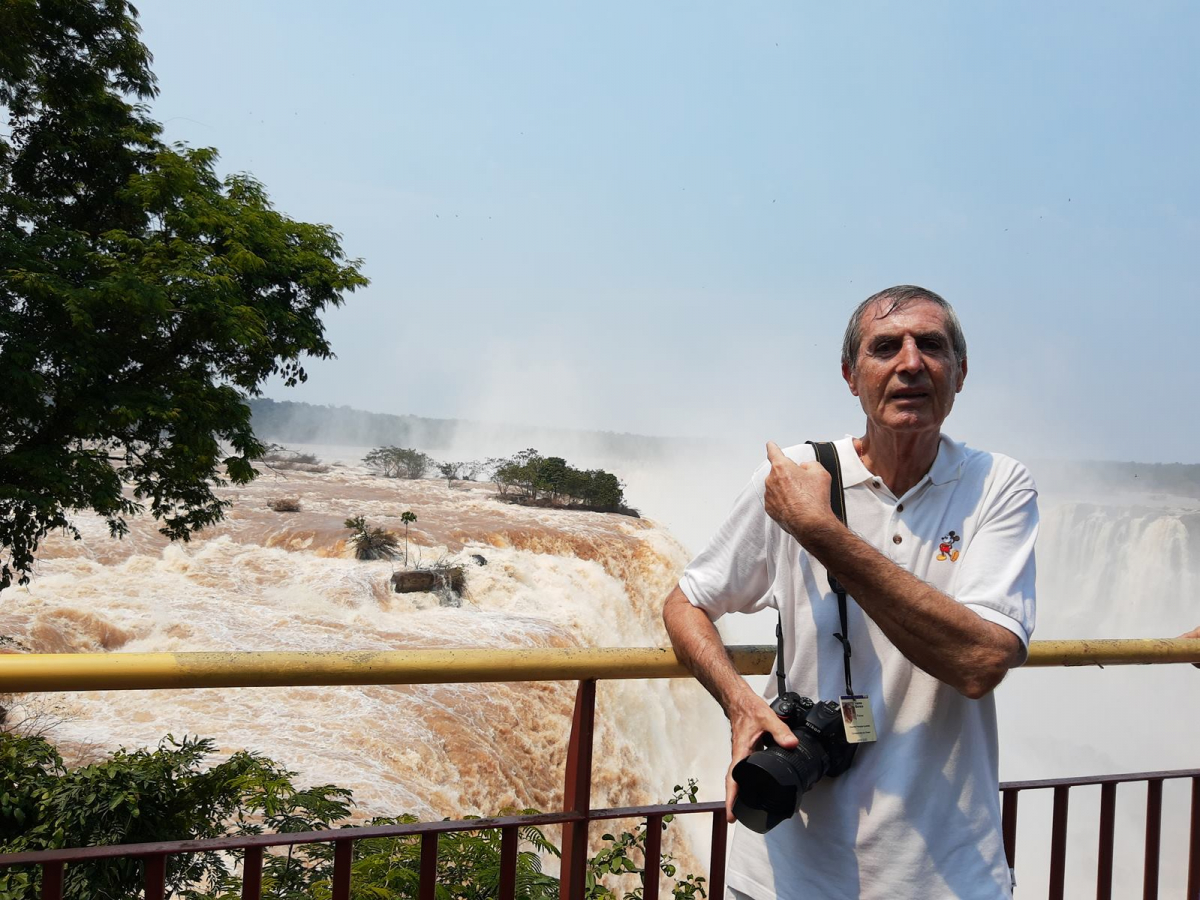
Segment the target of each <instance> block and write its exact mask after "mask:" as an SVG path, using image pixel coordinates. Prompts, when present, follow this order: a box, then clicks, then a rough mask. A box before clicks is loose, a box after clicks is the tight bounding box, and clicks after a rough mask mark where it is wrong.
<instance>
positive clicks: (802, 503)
mask: <svg viewBox="0 0 1200 900" xmlns="http://www.w3.org/2000/svg"><path fill="white" fill-rule="evenodd" d="M767 459H768V460H770V463H771V472H770V474H768V475H767V483H766V485H765V487H764V490H763V505H764V506H765V507H766V510H767V515H769V516H770V517H771V518H772V519H774V520H775V521H776V522H778V523H779V525H780V527H781V528H783V530H784V531H786V532H787V533H788V534H790V535H791V536H792V537H794V538H795V539H796V540H798V541H799V542H800V543H801V544H803V543H804V538H805V535H807V534H809V533H810V532H811V531H812V530H813V529H815V528H822V527H826V526H828V525H831V524H837V517H836V516H835V515H834V514H833V510H832V509H831V508H830V506H829V485H830V481H831V479H830V477H829V473H828V472H826V471H825V467H824V466H822V465H821V464H820V463H819V462H806V463H796V462H793V461H792V460H791V459H789V458H788V457H787V455H786V454H785V453H784V452H783V451H782V450H780V449H779V446H778V445H777V444H776V443H775V442H774V441H767Z"/></svg>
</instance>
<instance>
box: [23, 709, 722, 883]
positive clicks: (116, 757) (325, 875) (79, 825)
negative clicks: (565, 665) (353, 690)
mask: <svg viewBox="0 0 1200 900" xmlns="http://www.w3.org/2000/svg"><path fill="white" fill-rule="evenodd" d="M214 749H215V746H214V744H213V743H212V742H211V741H208V740H200V739H196V738H185V739H184V740H183V741H176V740H175V739H173V738H170V737H168V738H166V739H165V740H164V741H163V742H162V743H161V744H160V745H159V747H158V749H156V750H154V751H145V750H139V751H135V752H128V751H124V750H122V751H118V752H117V753H114V754H113V755H112V756H111V757H110V758H109V759H107V760H104V761H102V762H99V763H96V764H93V765H89V766H83V767H79V768H75V769H71V768H68V767H67V766H66V765H65V764H64V763H63V760H62V758H61V757H60V756H59V754H58V752H57V751H56V750H55V748H54V747H53V746H52V745H51V744H50V743H48V742H47V741H46V740H45V739H43V738H40V737H28V736H26V737H21V736H18V735H14V734H11V733H10V734H0V852H6V853H7V852H20V851H25V850H40V849H57V848H61V847H71V846H100V845H106V844H126V843H134V842H139V841H154V842H158V841H174V840H193V839H204V838H212V837H222V836H226V835H230V834H261V833H265V832H274V833H292V834H295V833H299V832H305V831H318V830H324V829H329V828H335V827H337V826H338V825H339V824H340V825H346V824H347V823H348V820H349V817H350V812H351V809H352V806H353V797H352V795H351V792H350V791H348V790H345V789H343V788H339V787H336V786H334V785H328V784H326V785H319V786H315V787H311V788H307V789H301V788H298V787H296V785H295V784H294V783H293V780H292V779H293V778H294V777H295V773H294V772H290V771H288V770H287V769H285V768H283V767H281V766H279V765H278V764H277V763H275V762H273V761H272V760H270V759H267V758H265V757H262V756H258V755H256V754H252V753H247V752H245V751H241V752H238V753H235V754H233V755H232V756H231V757H230V758H229V759H228V760H226V761H225V762H223V763H220V764H218V765H215V766H212V767H211V768H208V769H204V768H202V765H201V764H202V762H203V761H204V759H205V758H206V757H208V756H210V755H211V754H212V753H213V751H214ZM684 799H687V800H689V801H693V802H694V801H695V799H696V783H695V782H694V781H689V782H688V786H687V787H686V788H684V787H681V786H679V785H676V787H675V794H674V797H673V798H672V799H671V801H670V802H672V803H675V802H680V801H682V800H684ZM536 812H537V810H533V809H524V810H501V814H503V815H516V814H536ZM671 818H672V817H671V816H665V817H664V819H663V828H664V829H665V828H666V825H667V823H669V822H670V820H671ZM415 821H417V820H416V818H415V817H413V816H400V817H397V818H375V819H372V820H371V821H370V823H369V824H371V825H391V824H398V823H411V822H415ZM518 839H519V840H518V853H517V878H516V896H517V897H518V898H519V900H554V898H556V897H557V896H558V886H559V885H558V879H557V878H555V877H553V876H551V875H547V874H545V873H544V872H543V871H542V860H543V859H544V858H546V857H556V856H558V855H559V850H558V848H557V847H556V846H555V845H554V843H553V842H552V841H551V840H550V839H549V838H548V837H547V836H546V835H545V834H544V833H543V832H542V831H541V830H540V829H538V828H535V827H533V826H524V827H522V828H520V829H519V831H518ZM603 839H604V840H605V841H606V842H607V843H608V846H606V847H605V848H603V849H602V850H600V851H599V852H598V853H597V854H596V855H595V856H593V857H592V858H591V859H590V860H589V861H588V869H587V897H588V898H589V900H638V898H640V897H641V895H642V887H641V886H638V887H634V888H633V889H631V890H630V889H623V887H622V886H624V887H625V888H627V887H628V885H629V883H630V881H631V880H632V881H635V882H637V883H638V884H639V885H642V886H644V883H645V882H644V879H645V877H646V873H645V871H644V868H643V867H644V859H645V847H646V833H645V826H644V824H642V825H639V826H638V828H636V829H635V830H633V831H629V832H622V833H621V834H620V836H615V835H610V834H606V835H605V836H604V838H603ZM500 842H501V834H500V832H499V831H498V830H488V831H480V832H453V833H450V834H446V835H443V836H442V837H441V839H440V840H439V842H438V878H437V881H438V889H437V897H438V900H488V898H491V897H495V896H496V894H497V892H498V889H499V883H500ZM333 854H334V848H333V845H332V844H328V843H326V844H305V845H297V846H295V847H293V848H291V849H289V850H288V851H287V852H281V853H269V854H267V855H266V856H265V857H264V859H263V880H262V887H263V893H262V896H263V897H264V898H267V900H301V898H306V900H307V898H316V900H328V898H330V897H331V896H332V885H333ZM354 854H355V856H354V860H353V863H352V867H351V883H352V894H351V896H352V897H353V898H355V900H412V898H416V896H417V889H418V885H419V883H420V859H421V841H420V838H419V836H416V835H409V836H404V837H397V838H367V839H363V840H360V841H356V842H355V845H354ZM237 857H238V858H230V857H229V856H226V855H223V854H218V853H210V854H178V855H174V856H170V857H168V858H167V886H168V890H169V892H170V893H169V895H170V896H178V897H181V898H184V900H236V898H238V897H240V896H241V890H242V883H241V876H240V873H239V872H238V871H237V869H238V866H237V863H238V861H239V859H240V854H237ZM639 863H640V865H639ZM659 869H660V872H661V874H662V875H665V876H666V877H667V878H669V879H673V880H674V885H673V888H672V892H673V896H674V897H675V898H676V900H702V898H704V897H705V891H704V879H703V878H701V877H699V876H695V875H682V876H681V875H679V874H678V872H677V869H676V866H675V864H674V861H673V860H672V859H671V857H669V856H663V857H662V860H661V862H660V867H659ZM66 874H67V878H66V884H65V891H64V896H65V897H66V898H67V900H88V898H93V897H137V896H140V890H141V880H142V866H141V864H140V862H138V861H135V860H119V859H118V860H106V861H102V862H97V863H92V864H86V865H84V864H80V865H71V866H68V867H67V869H66ZM653 874H654V877H658V875H659V873H658V872H656V873H653ZM40 889H41V888H40V875H39V872H38V870H37V869H35V868H32V867H31V868H28V869H18V868H13V869H0V900H36V898H37V897H38V896H39V895H40Z"/></svg>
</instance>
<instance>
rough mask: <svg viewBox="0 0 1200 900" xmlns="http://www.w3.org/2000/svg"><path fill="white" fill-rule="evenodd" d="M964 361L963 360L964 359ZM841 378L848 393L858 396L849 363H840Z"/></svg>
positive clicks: (960, 385)
mask: <svg viewBox="0 0 1200 900" xmlns="http://www.w3.org/2000/svg"><path fill="white" fill-rule="evenodd" d="M964 362H965V361H964ZM842 378H844V379H845V380H846V384H847V386H849V388H850V393H852V394H853V395H854V396H855V397H857V396H858V388H857V387H856V386H855V384H854V370H853V369H851V368H850V365H849V363H842ZM958 389H959V390H960V391H961V390H962V381H961V380H960V381H959V384H958Z"/></svg>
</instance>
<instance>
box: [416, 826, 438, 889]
mask: <svg viewBox="0 0 1200 900" xmlns="http://www.w3.org/2000/svg"><path fill="white" fill-rule="evenodd" d="M437 856H438V834H437V832H436V831H429V832H426V833H425V834H423V835H421V883H420V886H419V887H418V888H417V900H434V896H435V895H436V893H437V890H436V889H437Z"/></svg>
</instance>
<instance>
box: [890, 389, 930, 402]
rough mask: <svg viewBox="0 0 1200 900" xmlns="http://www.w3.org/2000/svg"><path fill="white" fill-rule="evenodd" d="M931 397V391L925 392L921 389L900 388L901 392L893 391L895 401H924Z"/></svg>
mask: <svg viewBox="0 0 1200 900" xmlns="http://www.w3.org/2000/svg"><path fill="white" fill-rule="evenodd" d="M928 396H929V391H923V390H920V389H919V388H900V390H897V391H892V399H893V400H923V399H924V398H926V397H928Z"/></svg>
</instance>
